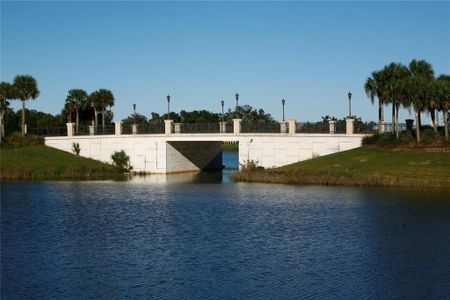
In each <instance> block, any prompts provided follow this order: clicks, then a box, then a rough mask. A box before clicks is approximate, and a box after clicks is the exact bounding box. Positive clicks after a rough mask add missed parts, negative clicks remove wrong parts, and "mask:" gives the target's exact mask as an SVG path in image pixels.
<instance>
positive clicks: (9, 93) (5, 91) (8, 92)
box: [0, 81, 14, 141]
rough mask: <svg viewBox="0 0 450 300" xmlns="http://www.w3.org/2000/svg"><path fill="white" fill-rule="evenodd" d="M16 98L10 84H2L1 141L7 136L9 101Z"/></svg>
mask: <svg viewBox="0 0 450 300" xmlns="http://www.w3.org/2000/svg"><path fill="white" fill-rule="evenodd" d="M13 98H14V91H13V89H12V86H11V84H10V83H8V82H4V81H2V82H1V83H0V141H1V140H2V138H3V137H4V136H5V124H4V123H5V118H4V117H5V114H6V112H7V111H8V110H9V102H8V99H13Z"/></svg>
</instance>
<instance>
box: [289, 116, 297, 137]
mask: <svg viewBox="0 0 450 300" xmlns="http://www.w3.org/2000/svg"><path fill="white" fill-rule="evenodd" d="M296 129H297V120H295V119H290V120H289V134H295V131H296Z"/></svg>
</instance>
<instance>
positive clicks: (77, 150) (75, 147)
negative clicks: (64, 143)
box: [72, 143, 81, 156]
mask: <svg viewBox="0 0 450 300" xmlns="http://www.w3.org/2000/svg"><path fill="white" fill-rule="evenodd" d="M80 150H81V149H80V144H78V143H73V144H72V151H73V153H75V154H76V155H77V156H79V155H80Z"/></svg>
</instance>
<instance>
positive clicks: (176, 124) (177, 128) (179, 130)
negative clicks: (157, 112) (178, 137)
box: [174, 123, 181, 133]
mask: <svg viewBox="0 0 450 300" xmlns="http://www.w3.org/2000/svg"><path fill="white" fill-rule="evenodd" d="M174 125H175V133H181V123H174Z"/></svg>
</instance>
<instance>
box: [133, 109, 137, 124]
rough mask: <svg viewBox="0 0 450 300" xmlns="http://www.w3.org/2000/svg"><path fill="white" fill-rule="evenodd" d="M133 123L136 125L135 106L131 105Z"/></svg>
mask: <svg viewBox="0 0 450 300" xmlns="http://www.w3.org/2000/svg"><path fill="white" fill-rule="evenodd" d="M133 123H136V104H133Z"/></svg>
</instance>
